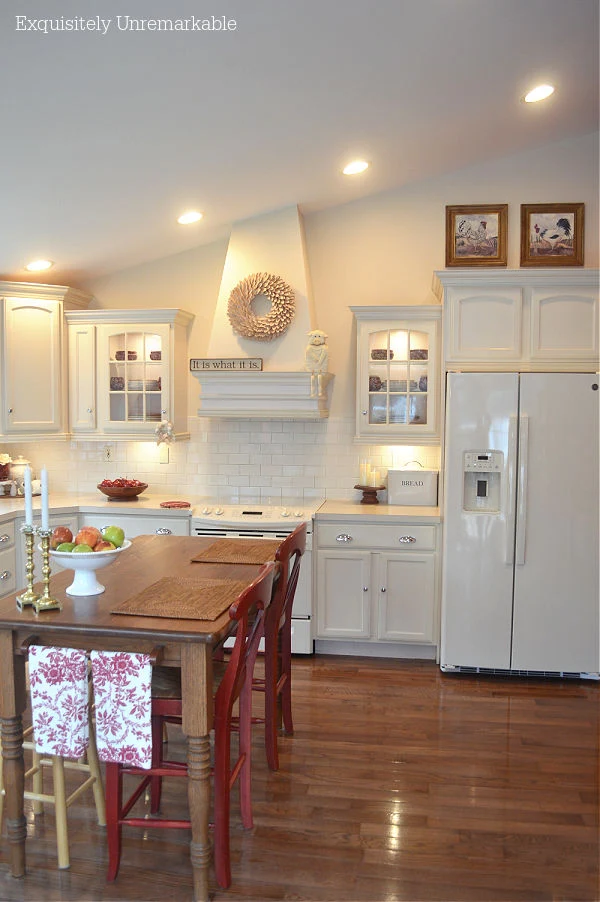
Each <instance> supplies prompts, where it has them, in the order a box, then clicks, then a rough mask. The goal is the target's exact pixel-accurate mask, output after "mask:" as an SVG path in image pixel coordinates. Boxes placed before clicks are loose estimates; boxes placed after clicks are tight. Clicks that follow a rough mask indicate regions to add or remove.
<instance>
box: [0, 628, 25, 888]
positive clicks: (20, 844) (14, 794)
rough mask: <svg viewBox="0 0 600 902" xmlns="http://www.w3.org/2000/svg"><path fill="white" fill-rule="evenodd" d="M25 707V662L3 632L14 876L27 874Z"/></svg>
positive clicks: (0, 675)
mask: <svg viewBox="0 0 600 902" xmlns="http://www.w3.org/2000/svg"><path fill="white" fill-rule="evenodd" d="M25 704H26V692H25V659H24V658H23V657H21V656H17V655H14V654H13V638H12V633H11V632H10V630H2V631H0V721H1V723H2V757H3V771H4V789H5V793H6V800H5V810H6V830H7V835H8V844H9V847H10V864H11V873H12V876H13V877H23V876H24V875H25V839H26V838H27V823H26V820H25V814H24V810H23V792H24V790H25V761H24V758H23V719H22V715H23V711H24V710H25Z"/></svg>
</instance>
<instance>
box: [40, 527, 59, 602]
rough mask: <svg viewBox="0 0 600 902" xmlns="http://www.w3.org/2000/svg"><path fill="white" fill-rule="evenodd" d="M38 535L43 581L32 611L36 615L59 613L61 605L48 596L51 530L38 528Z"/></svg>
mask: <svg viewBox="0 0 600 902" xmlns="http://www.w3.org/2000/svg"><path fill="white" fill-rule="evenodd" d="M38 535H39V537H40V538H41V540H42V579H43V580H44V591H43V593H42V594H41V595H38V597H37V600H36V601H34V602H33V610H34V611H35V613H36V614H39V613H41V612H42V611H57V610H58V611H60V610H61V609H62V604H61V603H60V601H58V600H57V599H56V598H52V596H51V595H50V536H51V535H52V530H51V529H41V528H38Z"/></svg>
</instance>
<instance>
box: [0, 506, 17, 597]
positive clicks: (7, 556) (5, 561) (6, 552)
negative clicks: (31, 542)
mask: <svg viewBox="0 0 600 902" xmlns="http://www.w3.org/2000/svg"><path fill="white" fill-rule="evenodd" d="M16 590H17V549H16V542H15V523H14V520H11V521H10V522H4V523H0V598H3V597H4V596H5V595H10V594H11V593H12V592H16Z"/></svg>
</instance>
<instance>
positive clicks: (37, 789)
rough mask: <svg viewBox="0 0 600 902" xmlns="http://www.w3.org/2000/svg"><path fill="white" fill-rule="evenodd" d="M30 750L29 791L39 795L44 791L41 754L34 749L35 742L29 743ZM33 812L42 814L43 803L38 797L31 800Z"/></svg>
mask: <svg viewBox="0 0 600 902" xmlns="http://www.w3.org/2000/svg"><path fill="white" fill-rule="evenodd" d="M31 750H32V762H31V764H32V768H33V775H32V777H31V791H32V792H33V793H35V795H41V794H42V793H43V792H44V768H43V767H42V764H41V758H42V756H41V755H40V754H39V753H38V752H36V750H35V742H32V743H31ZM33 813H34V814H43V813H44V803H43V802H40V800H39V799H34V800H33Z"/></svg>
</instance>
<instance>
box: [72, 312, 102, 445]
mask: <svg viewBox="0 0 600 902" xmlns="http://www.w3.org/2000/svg"><path fill="white" fill-rule="evenodd" d="M69 416H70V423H71V430H72V431H73V432H94V431H95V429H96V327H95V326H93V325H90V324H89V323H81V324H79V325H71V326H69Z"/></svg>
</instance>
